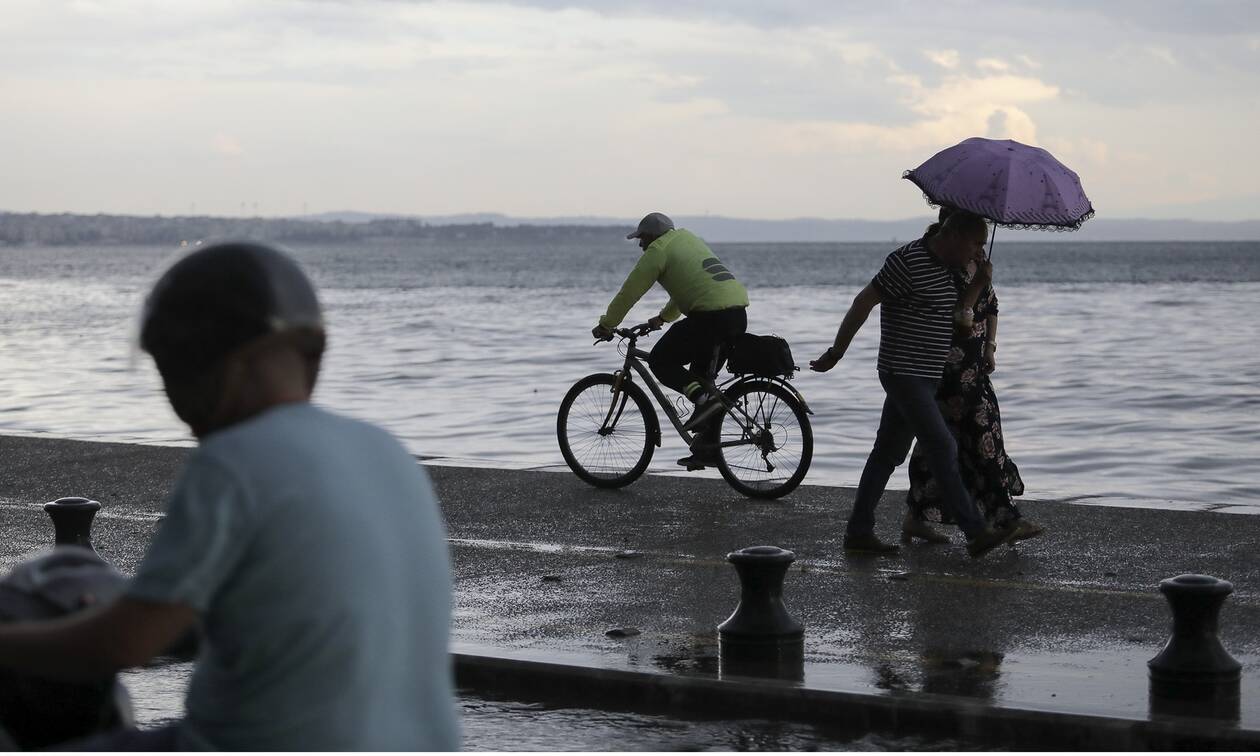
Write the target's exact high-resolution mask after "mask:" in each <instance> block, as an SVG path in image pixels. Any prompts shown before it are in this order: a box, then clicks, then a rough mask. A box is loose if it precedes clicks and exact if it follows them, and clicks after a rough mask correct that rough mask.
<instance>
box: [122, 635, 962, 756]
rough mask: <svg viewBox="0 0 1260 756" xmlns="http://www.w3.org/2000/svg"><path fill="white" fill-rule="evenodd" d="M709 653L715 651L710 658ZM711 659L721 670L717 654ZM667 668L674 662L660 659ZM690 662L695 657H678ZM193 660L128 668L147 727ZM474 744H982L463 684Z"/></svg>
mask: <svg viewBox="0 0 1260 756" xmlns="http://www.w3.org/2000/svg"><path fill="white" fill-rule="evenodd" d="M705 658H709V657H705ZM711 658H712V660H713V661H712V670H711V671H712V672H714V673H716V671H717V668H716V664H717V657H716V656H713V657H711ZM660 663H661V664H662V665H663V666H665V667H668V666H669V664H671V663H673V662H672V661H670V660H669V659H666V658H661V659H660ZM678 663H679V664H683V665H687V664H689V663H690V660H682V659H680V660H678ZM191 672H192V664H191V663H174V664H165V665H158V666H153V667H146V668H143V669H138V670H131V671H128V672H125V673H123V674H122V675H121V677H122V681H123V683H124V684H125V685H126V686H127V690H128V693H129V694H130V695H131V700H132V705H133V706H134V707H135V713H136V724H137V725H139V726H140V727H142V728H145V729H148V728H152V727H158V726H161V725H163V724H167V723H169V722H171V721H174V720H176V719H178V718H179V717H181V716H183V711H184V705H183V700H184V693H185V691H186V689H187V687H188V680H189V676H190V674H191ZM458 706H459V712H460V720H461V724H462V726H463V730H464V742H463V746H464V749H465V750H470V751H601V750H608V749H609V748H614V747H615V748H616V749H618V750H624V751H933V750H976V749H977V746H976V745H975V744H971V743H966V742H962V741H955V740H942V739H929V738H918V737H893V736H886V735H880V734H865V733H852V732H844V731H843V730H842V729H840V728H825V727H816V726H812V725H807V724H798V723H794V722H774V721H770V720H735V721H731V720H718V719H681V718H675V717H666V716H659V715H654V714H643V713H635V712H621V711H605V710H601V709H583V708H571V707H553V706H547V705H544V704H539V703H522V702H519V701H505V700H496V699H492V698H486V697H484V696H480V695H478V694H477V692H476V691H470V690H461V691H460V692H459V700H458Z"/></svg>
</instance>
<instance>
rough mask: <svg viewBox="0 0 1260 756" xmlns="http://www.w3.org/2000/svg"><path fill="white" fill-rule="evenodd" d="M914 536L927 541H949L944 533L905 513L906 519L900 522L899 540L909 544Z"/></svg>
mask: <svg viewBox="0 0 1260 756" xmlns="http://www.w3.org/2000/svg"><path fill="white" fill-rule="evenodd" d="M916 538H918V539H921V540H924V541H927V542H928V543H949V536H947V535H945V534H944V533H938V532H937V531H936V530H935V529H934V528H933V527H932V526H931V525H928V524H927V523H926V522H924V521H923V520H916V519H915V518H914V517H912V516H911V515H909V514H907V515H906V519H904V520H902V522H901V542H902V543H903V544H906V545H909V544H910V543H912V542H913V541H914V539H916Z"/></svg>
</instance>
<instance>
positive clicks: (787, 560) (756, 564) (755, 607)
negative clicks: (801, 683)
mask: <svg viewBox="0 0 1260 756" xmlns="http://www.w3.org/2000/svg"><path fill="white" fill-rule="evenodd" d="M726 560H727V561H728V562H730V563H731V564H733V565H735V572H736V573H737V574H738V575H739V583H740V593H739V604H738V605H737V606H736V607H735V611H734V612H733V613H732V614H731V616H730V617H729V618H728V619H727V620H726V621H725V622H723V623H722V624H720V625H718V628H717V630H718V661H719V673H720V674H722V675H740V676H746V675H752V676H758V677H776V678H783V679H792V680H800V679H802V678H803V677H804V638H805V627H804V625H802V624H801V623H800V622H798V621H797V620H796V619H795V618H794V617H793V616H792V615H791V614H789V613H788V610H787V607H785V606H784V605H783V579H784V577H785V576H786V575H787V569H788V566H789V565H791V564H792V562H794V561H796V555H795V554H793V553H792V552H790V551H787V550H786V549H781V548H779V547H778V546H752V547H749V548H746V549H740V550H739V551H733V552H731V553H730V554H727V555H726Z"/></svg>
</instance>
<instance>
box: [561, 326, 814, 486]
mask: <svg viewBox="0 0 1260 756" xmlns="http://www.w3.org/2000/svg"><path fill="white" fill-rule="evenodd" d="M652 330H655V329H653V328H652V327H651V326H649V325H646V324H644V325H638V326H635V327H633V328H618V329H616V330H615V331H614V333H615V334H616V335H617V336H620V337H621V338H622V341H623V343H624V344H625V350H624V351H623V352H622V354H623V355H624V356H625V363H624V364H623V365H622V367H621V369H620V370H617V371H615V372H613V373H595V374H593V375H588V376H586V377H585V378H583V379H581V380H580V381H578V382H577V383H575V384H573V387H572V388H570V389H569V391H568V393H566V394H565V396H564V400H563V401H561V402H560V411H559V413H558V415H557V417H556V435H557V437H558V438H559V441H560V452H561V453H562V454H563V455H564V461H565V462H566V463H567V464H568V465H569V468H570V469H571V470H573V472H574V473H575V474H576V475H577V476H578V477H579V478H581V479H582V480H584V481H586V482H587V483H590V484H591V485H593V486H597V487H599V488H621V487H623V486H628V485H630V484H631V483H633V482H634V481H635V480H637V479H638V478H639V476H640V475H642V474H643V473H644V471H646V470H647V467H648V464H649V463H650V462H651V461H652V453H653V452H654V450H655V449H656V447H658V446H660V445H661V425H660V418H659V417H658V416H657V414H656V411H655V410H654V409H653V407H652V405H651V403H650V402H649V401H648V397H647V394H645V393H644V391H643V389H642V388H641V387H640V386H639V385H638V384H637V383H636V382H635V375H636V374H637V375H638V376H639V378H640V379H642V382H643V383H644V384H645V385H646V386H647V388H648V390H649V391H651V393H652V396H653V397H654V398H655V399H656V402H657V404H659V405H660V407H661V409H662V410H663V411H664V412H665V416H666V417H668V418H669V421H670V423H671V424H672V425H673V426H674V430H676V431H677V432H678V435H679V437H680V438H682V440H683V441H684V442H685V443H686V444H687V445H688V446H689V447H691V446H692V445H693V442H694V441H695V439H696V437H695V435H694V434H693V433H692V432H689V431H687V430H685V429H684V427H683V426H684V423H685V422H686V420H685V419H684V418H682V417H681V416H680V414H679V412H678V411H676V410H675V408H674V405H673V404H672V403H671V402H670V401H669V400H668V399H667V398H666V396H665V393H664V391H662V389H661V387H660V385H659V384H658V383H657V382H656V380H655V379H654V378H653V377H652V374H651V372H650V371H649V370H648V368H647V366H646V365H645V364H644V361H645V360H647V358H648V353H647V352H645V351H643V350H641V349H639V348H638V347H637V346H636V344H637V342H638V340H639V339H640V338H642V337H644V336H646V335H647V334H648V333H649V332H650V331H652ZM609 340H610V341H611V339H609ZM597 343H598V342H597ZM722 362H724V353H723V347H718V348H717V349H716V350H715V353H714V359H713V361H712V362H711V363H710V368H711V370H710V371H709V374H708V375H704V376H700V383H701V385H703V386H704V388H705V390H706V391H708V392H709V394H710V395H711V396H717V397H720V401H721V417H720V419H716V418H714V419H711V420H709V421H708V423H707V425H706V426H705V427H704V429H703V430H697V433H701V434H707V435H708V437H709V438H710V439H713V438H716V451H717V452H718V454H717V468H718V471H719V472H720V473H721V474H722V477H723V478H725V479H726V482H727V483H729V484H730V485H731V487H732V488H734V489H735V490H736V491H738V492H740V493H741V494H744V495H745V496H750V497H754V498H760V499H777V498H779V497H781V496H784V495H786V494H788V493H790V492H791V491H792V490H794V489H795V488H796V487H797V486H798V485H800V483H801V480H803V479H804V477H805V473H806V472H808V470H809V463H810V460H811V459H812V458H813V453H814V433H813V429H812V428H811V427H810V423H809V415H812V414H813V411H812V410H810V408H809V405H808V404H806V402H805V398H804V397H803V396H801V394H800V392H799V391H797V390H796V389H795V388H794V387H793V386H792V385H791V384H790V383H788V382H787V380H785V378H783V377H782V376H761V375H735V376H734V377H732V378H730V379H728V380H726V381H724V382H722V383H720V384H719V383H716V376H717V373H718V369H719V368H720V366H721V364H722ZM713 413H714V414H716V410H713ZM707 443H709V444H710V445H711V446H710V448H713V447H712V445H713V444H714V442H713V440H709V441H708V442H707ZM693 448H694V447H693Z"/></svg>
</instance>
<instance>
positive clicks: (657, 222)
mask: <svg viewBox="0 0 1260 756" xmlns="http://www.w3.org/2000/svg"><path fill="white" fill-rule="evenodd" d="M673 230H674V222H673V221H672V220H670V219H669V216H668V215H666V214H665V213H648V214H647V215H645V216H643V220H641V221H639V227H638V228H636V229H635V230H634V231H633V232H632V233H629V234H626V238H627V239H640V238H642V237H644V236H664V235H665V232H666V231H673Z"/></svg>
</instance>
